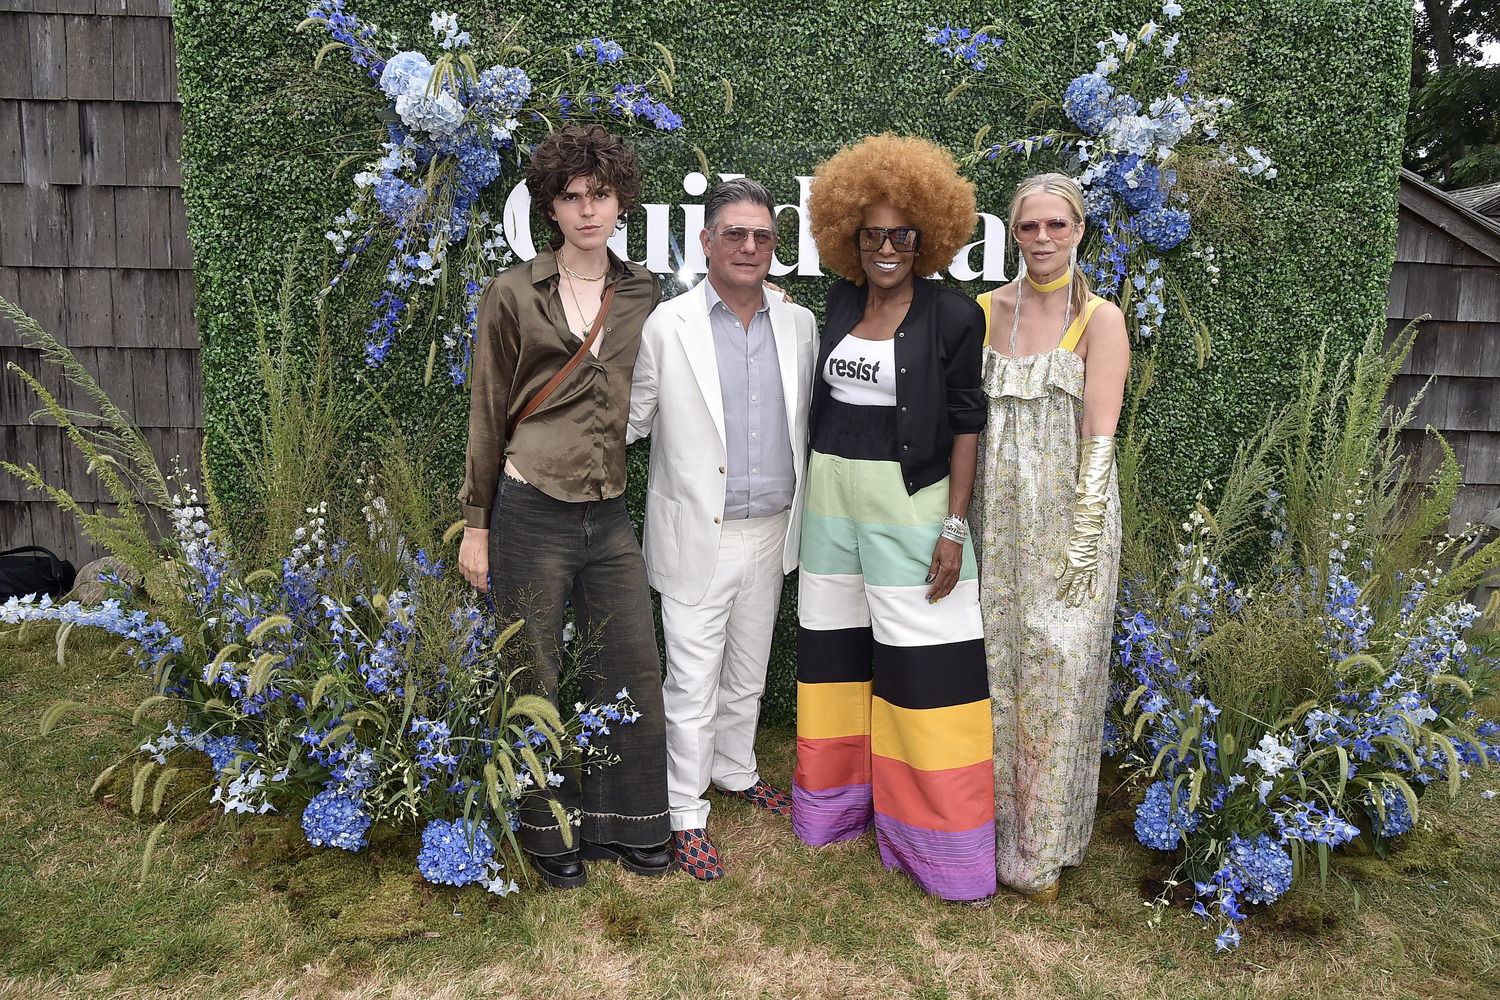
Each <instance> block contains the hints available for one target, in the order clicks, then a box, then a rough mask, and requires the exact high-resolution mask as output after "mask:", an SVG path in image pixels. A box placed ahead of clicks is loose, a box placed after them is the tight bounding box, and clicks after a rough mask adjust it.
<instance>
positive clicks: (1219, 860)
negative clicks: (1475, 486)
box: [1108, 328, 1500, 950]
mask: <svg viewBox="0 0 1500 1000" xmlns="http://www.w3.org/2000/svg"><path fill="white" fill-rule="evenodd" d="M1414 336H1415V332H1414V328H1413V329H1408V330H1407V331H1406V333H1405V334H1403V335H1402V336H1401V337H1399V338H1397V340H1396V342H1395V343H1394V344H1393V345H1392V346H1391V347H1390V348H1389V349H1386V348H1384V347H1383V345H1382V341H1383V335H1382V331H1380V330H1378V329H1376V330H1373V331H1372V332H1371V334H1370V337H1369V338H1368V339H1367V341H1366V343H1365V345H1364V347H1363V349H1362V350H1361V351H1360V352H1359V353H1358V354H1357V355H1356V356H1354V357H1351V358H1349V359H1345V360H1343V361H1341V362H1338V363H1337V364H1335V363H1334V362H1333V361H1332V360H1331V359H1330V358H1329V357H1328V354H1327V350H1326V346H1325V347H1324V348H1322V349H1320V350H1319V351H1317V352H1316V353H1314V354H1313V356H1312V357H1310V358H1309V359H1308V360H1307V362H1306V363H1305V365H1304V367H1303V371H1302V375H1301V380H1300V391H1299V393H1298V396H1297V398H1296V399H1295V400H1294V401H1293V402H1292V403H1291V404H1290V405H1289V406H1287V407H1286V408H1285V409H1283V410H1282V411H1280V412H1278V413H1276V414H1273V415H1272V417H1271V418H1270V419H1269V420H1268V422H1267V424H1266V426H1265V427H1264V428H1263V430H1262V431H1261V432H1260V433H1259V434H1258V435H1255V436H1253V437H1252V438H1251V439H1249V440H1247V441H1246V442H1245V443H1244V444H1243V445H1242V447H1241V449H1240V451H1239V454H1238V456H1237V459H1236V461H1235V464H1234V466H1233V468H1232V470H1231V471H1230V473H1229V475H1228V477H1227V478H1226V479H1225V481H1224V483H1223V485H1222V487H1220V488H1214V487H1213V486H1212V485H1208V484H1206V485H1205V487H1204V489H1203V490H1202V491H1201V492H1200V494H1199V496H1198V500H1197V503H1196V504H1195V507H1194V509H1193V510H1192V511H1190V512H1189V513H1188V515H1187V516H1186V517H1185V518H1182V519H1180V520H1174V521H1171V522H1163V521H1162V519H1160V518H1155V519H1153V517H1152V516H1151V512H1145V511H1140V510H1133V511H1132V516H1130V517H1127V518H1126V525H1127V531H1128V532H1130V533H1131V534H1133V535H1134V536H1135V537H1133V538H1128V539H1127V541H1126V544H1125V546H1124V549H1123V551H1124V554H1125V568H1124V572H1123V573H1122V579H1123V580H1124V583H1123V585H1122V593H1121V597H1120V601H1119V604H1118V618H1117V629H1116V635H1115V647H1116V652H1117V659H1116V662H1115V671H1116V684H1115V688H1114V690H1115V692H1116V694H1115V697H1114V700H1113V705H1112V708H1111V712H1112V718H1111V721H1110V725H1109V727H1108V731H1109V733H1110V734H1111V736H1110V739H1111V750H1112V751H1113V752H1115V753H1117V754H1122V755H1123V770H1124V772H1125V773H1126V774H1127V775H1129V776H1132V777H1134V778H1135V779H1136V780H1137V781H1138V782H1139V783H1140V784H1141V785H1144V786H1145V797H1144V800H1143V801H1142V802H1141V804H1140V806H1139V807H1138V808H1137V819H1136V835H1137V839H1139V840H1140V841H1141V843H1142V844H1145V845H1146V846H1148V847H1152V848H1155V849H1157V850H1172V851H1175V852H1177V857H1178V870H1179V873H1180V875H1181V877H1182V878H1185V879H1189V880H1191V881H1192V882H1193V883H1194V885H1195V890H1196V893H1197V896H1198V903H1197V906H1196V907H1195V912H1196V913H1197V914H1198V915H1199V916H1201V917H1203V918H1204V919H1205V921H1207V922H1208V923H1210V924H1212V925H1213V926H1215V927H1216V928H1217V937H1216V939H1215V943H1216V947H1218V948H1220V949H1221V950H1222V949H1226V948H1230V947H1234V946H1236V945H1237V944H1238V943H1239V941H1240V931H1239V930H1238V929H1236V924H1237V923H1239V922H1240V921H1242V920H1243V919H1244V918H1245V915H1246V914H1245V911H1244V910H1243V909H1242V908H1241V906H1242V904H1250V905H1257V906H1260V905H1269V904H1272V903H1274V902H1275V900H1277V899H1278V898H1280V897H1281V896H1282V895H1283V894H1285V893H1286V891H1287V890H1288V889H1289V888H1290V887H1291V885H1292V883H1293V881H1294V879H1295V878H1299V877H1307V875H1308V873H1309V872H1310V871H1313V870H1316V871H1317V872H1318V873H1319V874H1320V876H1323V877H1326V874H1327V869H1328V861H1329V854H1330V851H1332V850H1334V849H1336V848H1338V847H1340V846H1342V845H1344V844H1348V843H1349V842H1351V841H1353V840H1355V839H1359V840H1362V841H1364V842H1365V844H1366V845H1367V846H1368V847H1370V848H1372V849H1373V850H1374V852H1375V853H1376V854H1378V855H1380V856H1381V857H1384V856H1385V854H1386V852H1387V851H1388V850H1389V848H1390V840H1391V838H1393V837H1398V836H1400V835H1402V834H1404V833H1407V832H1410V831H1411V830H1412V829H1413V828H1414V826H1415V824H1416V823H1417V822H1418V821H1419V819H1420V815H1421V814H1420V801H1421V799H1422V797H1423V796H1424V795H1425V794H1427V793H1429V792H1430V790H1431V789H1432V787H1433V786H1439V787H1443V788H1446V789H1447V791H1448V792H1449V794H1450V795H1452V794H1456V793H1457V791H1458V790H1459V788H1460V786H1461V784H1462V782H1463V781H1464V780H1466V779H1468V778H1470V777H1471V776H1474V775H1475V774H1477V772H1479V771H1481V770H1483V769H1484V768H1487V767H1489V766H1491V765H1493V764H1496V763H1500V724H1497V723H1496V722H1495V721H1494V720H1492V719H1488V718H1485V717H1484V716H1483V715H1482V714H1481V713H1480V712H1479V711H1478V708H1479V707H1480V706H1481V705H1483V704H1486V699H1488V698H1490V697H1492V696H1493V694H1494V693H1495V691H1496V678H1497V675H1500V642H1496V641H1495V639H1494V636H1493V630H1494V627H1495V625H1494V622H1493V621H1492V620H1488V621H1483V620H1481V615H1480V612H1479V609H1477V608H1475V607H1474V606H1473V605H1472V604H1469V603H1468V602H1467V599H1466V595H1467V592H1468V591H1469V590H1470V588H1472V587H1473V586H1474V585H1475V584H1476V583H1477V582H1478V581H1479V580H1481V579H1482V578H1484V576H1485V575H1486V574H1488V573H1490V572H1491V571H1492V570H1493V569H1494V567H1496V566H1497V565H1500V541H1495V542H1491V543H1489V544H1487V545H1483V546H1480V545H1477V544H1469V545H1467V547H1466V543H1468V542H1470V541H1471V539H1470V538H1469V536H1468V535H1460V536H1459V537H1458V538H1450V537H1447V536H1443V535H1436V534H1435V531H1436V529H1438V527H1439V526H1441V525H1443V524H1445V522H1446V520H1447V517H1448V513H1449V511H1450V509H1451V507H1452V502H1453V492H1454V488H1455V485H1456V484H1457V482H1458V481H1459V478H1460V476H1459V470H1458V467H1457V464H1456V462H1454V460H1453V456H1452V452H1451V451H1447V450H1446V446H1444V449H1445V456H1446V458H1445V462H1444V465H1443V468H1442V469H1441V470H1440V472H1439V474H1438V475H1437V476H1436V479H1435V481H1434V482H1433V483H1431V484H1427V485H1422V484H1418V483H1415V482H1413V480H1412V477H1411V474H1410V469H1409V467H1408V461H1407V458H1406V457H1405V455H1404V454H1403V453H1402V452H1400V451H1399V450H1398V448H1397V441H1398V434H1399V432H1400V431H1401V429H1402V428H1403V427H1405V426H1406V424H1407V423H1408V422H1409V420H1410V417H1411V414H1412V412H1413V408H1414V407H1415V405H1416V401H1415V400H1414V401H1413V402H1412V404H1411V405H1410V406H1408V407H1407V408H1405V409H1404V410H1400V411H1398V410H1396V409H1394V408H1391V407H1389V406H1387V405H1386V404H1385V402H1384V400H1385V398H1386V394H1387V391H1388V389H1389V387H1390V384H1391V382H1392V381H1393V379H1394V377H1395V374H1396V372H1397V371H1398V370H1399V368H1400V366H1401V363H1402V361H1403V359H1404V358H1405V356H1406V353H1407V352H1408V351H1409V350H1410V347H1411V343H1412V340H1413V338H1414ZM1438 440H1439V442H1441V438H1438ZM1139 458H1140V456H1139V455H1138V454H1136V455H1135V458H1134V459H1133V461H1138V460H1139ZM1124 471H1128V470H1122V472H1124ZM1124 478H1126V477H1124V476H1123V475H1122V479H1124ZM1162 553H1167V554H1168V557H1167V558H1165V559H1164V558H1162V556H1161V554H1162ZM1488 704H1490V705H1493V704H1494V702H1493V701H1490V702H1488Z"/></svg>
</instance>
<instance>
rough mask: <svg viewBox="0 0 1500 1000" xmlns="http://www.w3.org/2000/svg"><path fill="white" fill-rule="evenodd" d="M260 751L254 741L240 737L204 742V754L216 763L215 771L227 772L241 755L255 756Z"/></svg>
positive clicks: (219, 738)
mask: <svg viewBox="0 0 1500 1000" xmlns="http://www.w3.org/2000/svg"><path fill="white" fill-rule="evenodd" d="M258 750H259V748H258V747H257V746H256V745H255V741H254V740H247V739H241V738H240V737H238V736H217V737H213V738H210V739H207V740H205V741H204V742H203V752H204V753H206V754H208V757H209V759H210V760H212V761H213V762H214V770H215V771H227V770H228V769H229V768H230V767H232V766H233V765H234V759H235V757H237V756H238V755H240V754H250V755H252V756H253V755H254V754H255V753H257V752H258Z"/></svg>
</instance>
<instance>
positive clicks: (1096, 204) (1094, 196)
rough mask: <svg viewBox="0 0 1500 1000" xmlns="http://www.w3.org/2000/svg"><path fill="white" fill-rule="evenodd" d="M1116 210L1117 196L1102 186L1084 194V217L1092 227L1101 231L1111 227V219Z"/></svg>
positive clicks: (1092, 188) (1091, 188)
mask: <svg viewBox="0 0 1500 1000" xmlns="http://www.w3.org/2000/svg"><path fill="white" fill-rule="evenodd" d="M1114 210H1115V196H1114V195H1113V194H1112V193H1110V191H1109V189H1108V188H1106V187H1104V186H1102V185H1093V186H1091V187H1089V188H1088V190H1086V191H1084V192H1083V211H1084V217H1085V218H1086V219H1088V220H1089V224H1090V225H1092V226H1098V227H1099V228H1100V229H1104V228H1107V227H1108V226H1109V217H1110V215H1111V213H1113V212H1114Z"/></svg>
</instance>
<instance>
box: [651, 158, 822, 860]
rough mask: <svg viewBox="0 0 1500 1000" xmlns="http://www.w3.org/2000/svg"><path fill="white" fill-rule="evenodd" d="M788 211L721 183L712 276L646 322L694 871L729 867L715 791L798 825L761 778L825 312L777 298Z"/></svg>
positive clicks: (667, 614)
mask: <svg viewBox="0 0 1500 1000" xmlns="http://www.w3.org/2000/svg"><path fill="white" fill-rule="evenodd" d="M774 213H775V201H774V200H773V199H772V198H771V195H770V192H768V191H767V190H766V189H765V187H764V186H762V185H761V184H758V183H756V182H755V181H752V180H748V179H744V178H739V179H735V180H730V181H725V182H724V183H722V184H719V185H716V186H715V187H714V189H713V190H712V191H710V192H709V194H708V199H707V201H706V202H705V204H704V221H705V224H706V228H705V229H704V230H703V232H702V233H701V234H700V236H699V239H700V240H701V241H702V244H703V252H704V255H705V256H706V257H707V258H708V279H707V280H706V281H703V282H700V283H699V284H698V285H697V287H695V288H693V289H691V290H690V291H688V292H686V293H684V294H682V295H680V296H678V297H677V298H675V299H672V300H671V301H669V302H663V303H662V304H661V305H659V306H657V307H656V309H655V311H654V312H652V314H651V316H650V317H649V318H648V319H647V320H646V326H645V329H644V331H643V332H642V334H641V349H640V354H639V355H638V356H637V360H636V365H635V377H634V380H633V383H632V387H631V394H630V429H629V434H628V437H629V439H630V440H636V439H638V438H642V437H646V436H648V435H649V436H650V438H651V473H650V477H649V479H648V481H647V492H646V530H645V544H644V549H645V556H646V575H647V578H648V579H649V580H650V582H651V586H652V587H654V588H656V590H657V591H658V592H660V594H661V605H662V628H663V631H664V633H665V638H666V649H667V676H666V680H665V682H664V683H663V687H662V694H663V696H664V701H665V708H666V722H667V798H668V805H669V808H670V811H671V826H672V843H673V850H674V853H675V855H676V858H677V863H678V865H679V866H680V867H681V868H682V869H683V870H684V871H686V872H687V873H688V874H690V875H693V876H694V877H696V878H700V879H715V878H718V877H719V876H721V875H722V874H723V872H724V869H723V866H722V865H721V863H720V860H719V856H718V852H717V851H716V850H715V848H714V846H713V842H712V841H711V840H709V837H708V831H707V821H708V812H709V804H708V801H707V800H706V799H705V798H704V794H705V793H706V792H707V790H708V787H709V785H710V784H712V785H714V786H715V787H716V788H717V789H718V790H719V791H720V792H722V793H725V794H729V795H735V796H738V797H740V798H744V799H747V800H749V801H751V802H754V803H755V804H757V805H759V806H761V807H762V808H765V809H768V810H770V811H772V812H775V813H777V814H779V815H782V816H790V815H791V798H790V797H789V796H788V795H787V794H786V793H785V792H783V791H781V790H779V789H776V788H773V787H772V786H771V785H769V784H767V783H766V782H765V781H764V780H762V779H761V776H760V772H759V771H758V770H757V769H756V763H755V729H756V723H757V721H758V720H759V715H760V699H761V695H762V693H763V692H764V691H765V686H766V663H767V660H768V659H769V656H770V651H771V633H772V630H773V628H774V627H775V624H776V612H777V608H778V607H779V606H780V603H781V585H782V582H783V581H784V579H785V576H786V574H787V573H789V572H791V571H792V570H793V569H794V568H796V565H797V547H798V541H799V539H800V537H801V509H802V490H803V478H804V474H805V472H806V469H807V410H808V403H809V400H810V398H811V393H812V388H811V387H812V376H813V369H814V367H815V366H816V364H817V360H816V359H817V325H816V323H815V322H814V320H813V316H812V313H811V312H809V311H808V310H807V309H804V308H803V307H801V306H798V305H795V304H792V303H789V302H786V301H783V298H782V296H781V295H779V294H776V293H774V292H772V293H770V294H768V293H767V291H766V288H765V285H764V282H765V279H766V275H767V274H768V273H769V272H770V269H771V260H772V255H773V251H774V250H775V249H776V219H775V214H774Z"/></svg>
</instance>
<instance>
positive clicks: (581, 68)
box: [299, 0, 682, 386]
mask: <svg viewBox="0 0 1500 1000" xmlns="http://www.w3.org/2000/svg"><path fill="white" fill-rule="evenodd" d="M430 23H431V28H432V33H433V44H434V45H435V46H436V49H437V50H438V51H439V52H440V53H441V54H438V55H436V56H435V57H434V58H429V57H428V55H427V54H426V53H423V52H421V51H418V50H416V49H403V50H399V51H395V52H392V53H390V54H389V55H384V54H382V51H381V50H380V49H378V48H377V46H376V39H377V38H378V36H379V30H378V29H377V28H376V27H375V25H373V24H370V23H368V22H365V21H362V20H360V19H359V18H358V17H357V16H355V15H354V14H353V13H351V12H350V11H349V10H348V9H347V8H346V7H345V4H344V0H317V2H315V3H314V4H313V5H312V6H311V7H310V8H309V9H308V12H307V19H306V20H305V21H304V22H303V23H302V25H301V26H299V30H300V29H301V28H306V27H314V26H315V27H319V28H321V29H322V30H323V31H325V32H326V33H327V34H328V36H329V37H330V39H331V41H329V42H328V43H327V44H326V45H325V46H324V47H323V49H322V50H321V51H320V52H319V53H318V63H319V64H321V62H322V60H323V57H324V56H325V55H327V54H328V53H329V52H330V51H333V50H340V49H341V50H343V51H344V52H345V53H346V54H347V56H348V57H349V60H350V62H352V63H353V64H354V65H355V66H356V67H358V68H359V69H360V70H362V71H363V74H362V75H363V76H364V77H365V78H366V79H367V81H368V82H369V83H371V84H373V85H374V87H375V88H376V92H377V93H378V95H379V97H380V98H381V100H382V101H383V102H384V110H383V111H381V112H380V114H379V118H378V120H377V119H375V118H373V117H372V119H371V122H370V126H371V129H372V131H373V132H374V136H375V139H374V144H376V145H379V146H380V148H381V149H382V150H383V151H384V154H383V155H382V156H380V157H379V158H378V159H376V160H374V161H372V162H369V163H367V164H366V165H365V166H364V168H363V169H361V170H359V171H358V172H356V173H355V174H354V186H355V199H354V202H353V204H351V205H350V206H349V207H348V208H347V209H346V210H345V211H344V212H343V213H341V214H340V215H339V216H338V217H337V218H335V219H334V221H333V224H332V227H331V228H330V229H329V230H328V232H327V233H326V234H325V235H326V237H327V239H328V241H329V243H330V244H331V245H332V247H333V250H334V252H335V253H336V254H337V255H338V257H339V258H340V261H339V268H338V272H337V273H336V274H335V275H334V277H333V278H332V279H331V280H330V281H329V283H328V286H327V287H326V288H325V289H324V291H323V294H327V293H328V292H331V291H333V290H334V289H335V288H337V287H338V286H339V285H340V284H343V283H346V279H348V277H349V275H350V271H351V269H352V268H354V267H355V266H356V265H358V264H359V263H360V262H361V260H362V258H365V257H372V258H374V259H375V261H376V263H375V264H372V265H371V266H378V267H379V268H380V270H381V272H382V273H383V274H384V281H383V284H384V286H385V287H384V288H383V289H382V290H381V291H380V292H379V294H378V295H376V297H375V298H374V300H373V301H371V302H370V304H369V306H370V315H371V317H372V318H371V320H370V322H369V326H368V329H367V330H366V336H367V342H366V345H365V361H366V363H367V364H368V365H369V366H370V367H371V368H376V367H379V366H380V365H381V364H383V363H384V361H385V359H386V357H387V356H388V355H389V353H390V351H391V349H392V348H393V347H394V346H395V344H396V342H397V339H398V338H399V336H400V334H401V333H402V332H404V331H406V330H409V329H411V328H412V327H414V326H415V325H416V324H417V323H418V322H419V320H422V319H423V315H424V314H423V310H422V309H421V308H420V305H421V302H422V300H423V298H424V297H425V298H427V299H429V300H430V303H429V306H428V308H427V310H426V312H425V322H426V324H427V325H428V326H430V325H432V324H433V323H436V322H439V321H441V322H442V323H444V324H445V326H444V327H443V328H441V330H440V332H441V335H442V343H443V347H444V351H445V355H446V358H447V365H448V375H449V378H450V379H451V381H452V383H453V384H454V385H455V386H461V385H463V384H464V381H465V379H466V378H467V376H468V370H469V366H470V363H471V361H472V352H473V336H474V330H475V323H476V319H477V309H478V303H479V292H480V290H481V289H482V288H483V287H484V284H485V281H486V280H487V279H488V278H489V277H490V276H491V275H493V274H494V273H495V271H496V270H498V269H499V268H501V267H504V266H506V265H507V264H510V263H512V262H513V259H514V258H513V255H512V254H511V252H510V250H509V248H508V246H507V244H506V241H505V233H504V227H503V225H502V224H501V221H500V219H499V217H498V215H495V216H492V214H491V207H493V206H492V205H491V202H489V201H487V199H486V195H487V194H488V193H489V192H492V191H494V190H496V186H497V185H498V184H499V183H500V182H502V181H506V180H511V181H513V180H514V179H515V178H517V177H518V176H519V174H520V171H521V168H522V166H523V164H524V162H525V158H526V156H527V154H528V153H529V152H530V149H531V144H532V143H533V142H534V141H535V140H537V139H540V138H541V137H542V136H545V135H546V133H547V132H549V131H551V130H552V129H554V128H556V127H557V126H558V125H559V124H560V123H569V122H590V121H604V122H613V123H617V124H621V125H625V126H632V127H640V128H651V129H654V130H660V131H666V132H671V131H676V130H678V129H680V128H682V118H681V117H680V116H679V115H678V114H677V113H676V112H674V111H673V110H672V109H671V108H670V107H668V106H667V105H666V104H665V103H663V102H662V101H660V100H658V99H657V98H656V97H654V96H653V95H652V90H653V88H655V87H656V86H657V85H658V84H660V85H661V86H663V87H665V88H666V89H667V90H668V91H669V92H670V90H671V77H670V72H671V70H670V66H671V57H670V55H669V54H667V53H666V52H665V50H664V49H661V48H660V46H657V47H656V49H655V50H653V51H656V52H658V53H660V54H662V55H663V62H664V63H665V65H658V64H655V63H653V62H651V61H649V60H647V59H644V58H641V57H633V56H631V55H629V54H628V53H627V52H626V51H625V49H624V47H623V46H621V45H620V43H619V42H616V41H614V40H612V39H605V38H600V37H595V38H592V39H589V40H588V41H585V42H580V43H578V44H577V45H574V46H563V47H554V48H538V49H537V50H536V51H529V50H526V49H522V48H520V47H519V46H517V45H516V44H514V42H515V39H513V38H512V39H506V40H505V41H504V49H503V50H502V51H503V53H504V54H507V55H516V54H522V53H524V57H523V65H502V64H501V63H498V62H497V63H494V64H492V65H490V66H488V67H486V68H484V69H480V63H479V61H478V58H480V57H479V55H478V53H479V51H480V50H482V48H483V45H482V42H481V43H476V42H475V41H474V40H473V39H472V38H471V37H470V35H469V33H468V32H467V31H462V30H460V28H459V24H458V19H457V17H456V15H454V14H451V13H446V12H434V13H433V14H432V15H431V18H430ZM631 64H634V65H636V66H638V67H640V68H642V69H644V70H645V72H646V80H645V82H643V83H637V82H636V81H635V80H634V79H633V78H629V77H627V78H624V79H616V80H615V81H614V82H613V83H610V82H608V81H606V80H603V79H601V76H600V74H601V73H603V72H605V71H610V72H618V71H619V70H621V69H624V68H626V67H628V66H629V65H631ZM487 205H490V206H491V207H487ZM435 352H436V341H434V342H433V348H432V357H430V360H429V377H430V369H431V363H432V360H433V357H435Z"/></svg>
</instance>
